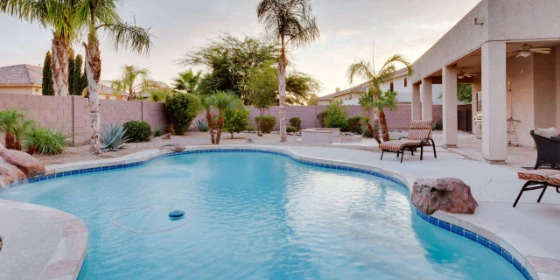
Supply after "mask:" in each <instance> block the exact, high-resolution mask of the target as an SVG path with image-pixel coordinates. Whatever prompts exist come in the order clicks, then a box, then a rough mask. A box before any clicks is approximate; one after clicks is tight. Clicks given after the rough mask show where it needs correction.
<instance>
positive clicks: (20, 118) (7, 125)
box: [0, 109, 25, 150]
mask: <svg viewBox="0 0 560 280" xmlns="http://www.w3.org/2000/svg"><path fill="white" fill-rule="evenodd" d="M24 122H25V116H24V115H23V113H22V112H21V111H19V110H17V109H10V110H4V111H0V131H2V132H4V133H5V134H6V135H5V143H4V144H5V145H6V149H12V150H21V143H20V142H19V141H18V138H19V139H21V136H22V135H21V134H22V128H23V127H22V123H24ZM18 134H19V135H18ZM18 136H19V137H18Z"/></svg>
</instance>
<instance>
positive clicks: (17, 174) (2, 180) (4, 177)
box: [0, 158, 25, 188]
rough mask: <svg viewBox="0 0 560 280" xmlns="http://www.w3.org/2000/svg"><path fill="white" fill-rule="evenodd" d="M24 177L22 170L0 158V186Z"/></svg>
mask: <svg viewBox="0 0 560 280" xmlns="http://www.w3.org/2000/svg"><path fill="white" fill-rule="evenodd" d="M23 179H25V174H24V173H23V171H21V170H19V169H18V168H17V167H15V166H13V165H11V164H9V163H7V162H5V161H4V160H3V159H1V158H0V188H2V186H6V185H9V184H11V183H14V182H17V181H21V180H23Z"/></svg>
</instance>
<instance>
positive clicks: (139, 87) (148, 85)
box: [109, 65, 154, 100]
mask: <svg viewBox="0 0 560 280" xmlns="http://www.w3.org/2000/svg"><path fill="white" fill-rule="evenodd" d="M109 84H110V85H111V87H112V88H114V89H116V90H118V91H125V92H127V93H128V100H135V99H136V96H137V95H139V96H140V97H141V95H142V94H143V93H145V92H148V91H150V90H151V89H152V88H153V85H154V81H152V80H151V79H150V70H148V69H146V68H138V67H136V66H134V65H125V66H124V67H123V72H122V74H121V78H120V79H118V80H113V81H110V82H109Z"/></svg>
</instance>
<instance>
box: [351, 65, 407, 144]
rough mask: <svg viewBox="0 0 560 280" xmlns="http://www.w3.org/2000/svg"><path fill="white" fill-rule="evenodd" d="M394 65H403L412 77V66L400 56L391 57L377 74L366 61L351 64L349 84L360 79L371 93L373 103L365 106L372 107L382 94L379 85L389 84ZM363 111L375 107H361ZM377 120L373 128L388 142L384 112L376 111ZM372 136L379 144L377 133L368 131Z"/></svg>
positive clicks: (373, 67)
mask: <svg viewBox="0 0 560 280" xmlns="http://www.w3.org/2000/svg"><path fill="white" fill-rule="evenodd" d="M396 63H401V64H403V65H404V66H405V67H406V69H407V74H408V76H411V75H412V66H411V64H410V62H408V61H407V60H406V59H405V58H404V57H403V56H401V55H398V54H396V55H393V56H392V57H391V58H389V59H388V60H387V61H386V62H385V63H384V64H383V66H382V67H381V70H379V71H378V72H376V71H375V66H374V65H372V64H371V63H369V62H366V61H363V60H362V61H359V62H356V63H353V64H352V65H350V67H349V68H348V79H349V81H350V83H352V82H353V81H354V79H355V78H357V77H360V78H362V79H364V80H366V81H368V83H369V86H370V89H371V90H372V91H373V93H372V96H371V98H372V99H373V101H371V102H364V104H366V105H373V104H374V103H373V102H374V101H375V100H378V99H379V96H380V94H381V93H382V90H381V85H382V84H385V83H388V82H390V81H391V80H393V78H394V76H395V73H396V72H397V68H396V67H395V64H396ZM363 107H364V109H369V110H371V109H375V108H377V107H376V106H363ZM376 111H377V114H375V111H374V115H377V119H375V120H374V127H379V128H381V132H382V136H383V141H389V129H388V128H387V121H386V117H385V112H383V110H376ZM368 129H370V130H371V129H372V127H371V125H370V124H368ZM370 132H371V134H372V136H373V137H374V138H375V140H376V141H377V143H380V144H381V140H380V139H379V137H377V138H376V135H378V133H375V131H373V130H372V131H370Z"/></svg>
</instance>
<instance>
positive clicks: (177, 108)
mask: <svg viewBox="0 0 560 280" xmlns="http://www.w3.org/2000/svg"><path fill="white" fill-rule="evenodd" d="M199 111H200V103H199V101H198V98H197V97H196V96H194V95H192V94H189V93H176V94H174V95H173V96H172V97H170V96H169V97H167V98H166V100H165V112H166V113H167V117H168V118H169V120H170V121H171V123H172V124H173V129H174V130H175V135H183V134H185V132H187V129H188V128H189V127H190V126H191V123H192V121H193V119H194V118H196V115H197V114H198V112H199Z"/></svg>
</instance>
